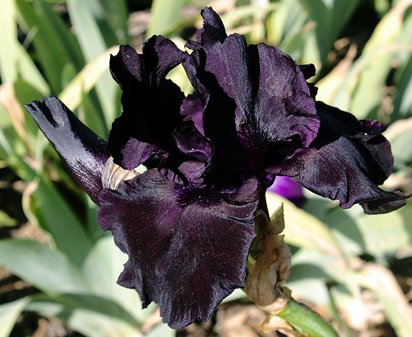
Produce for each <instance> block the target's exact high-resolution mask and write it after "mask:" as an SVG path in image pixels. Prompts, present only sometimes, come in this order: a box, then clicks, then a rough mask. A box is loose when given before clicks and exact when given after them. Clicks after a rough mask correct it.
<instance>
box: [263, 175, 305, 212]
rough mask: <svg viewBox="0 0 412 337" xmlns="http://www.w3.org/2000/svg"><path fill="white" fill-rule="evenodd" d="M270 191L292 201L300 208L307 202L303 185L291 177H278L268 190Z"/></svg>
mask: <svg viewBox="0 0 412 337" xmlns="http://www.w3.org/2000/svg"><path fill="white" fill-rule="evenodd" d="M268 191H270V192H272V193H276V194H277V195H280V196H282V197H284V198H286V199H288V200H290V201H291V202H293V203H294V204H295V205H296V206H300V205H301V204H302V203H303V202H304V201H305V200H306V198H305V195H304V194H303V187H302V185H301V184H299V183H298V182H296V181H294V180H292V179H291V178H289V177H284V176H278V177H276V179H275V182H274V183H273V184H272V186H270V187H269V188H268Z"/></svg>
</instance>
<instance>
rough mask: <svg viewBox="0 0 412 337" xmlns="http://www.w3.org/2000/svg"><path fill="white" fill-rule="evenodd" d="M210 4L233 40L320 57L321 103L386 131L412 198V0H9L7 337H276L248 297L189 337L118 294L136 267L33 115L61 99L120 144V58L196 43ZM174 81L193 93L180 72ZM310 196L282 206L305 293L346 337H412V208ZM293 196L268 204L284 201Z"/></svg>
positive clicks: (3, 236)
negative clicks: (164, 41) (153, 44)
mask: <svg viewBox="0 0 412 337" xmlns="http://www.w3.org/2000/svg"><path fill="white" fill-rule="evenodd" d="M210 5H211V6H213V8H214V9H215V10H216V11H217V12H218V13H219V14H221V16H222V19H223V21H224V23H225V25H226V28H227V30H228V31H229V32H238V33H241V34H245V35H246V37H247V40H248V42H249V43H260V42H264V43H267V44H270V45H275V46H278V47H280V48H281V49H283V50H284V51H285V52H287V53H289V54H290V55H291V56H292V57H293V58H294V59H295V60H296V61H297V62H298V63H300V64H303V63H313V64H315V66H316V68H317V75H316V77H315V78H314V79H313V82H315V83H316V86H317V87H318V88H319V91H318V100H322V101H325V102H327V103H329V104H331V105H335V106H337V107H339V108H341V109H343V110H347V111H350V112H352V113H353V114H355V115H356V116H357V117H358V118H359V119H365V118H373V119H378V120H380V121H382V122H384V123H386V124H387V125H388V129H387V131H386V132H385V135H386V136H387V138H388V139H389V140H390V142H391V143H392V146H393V153H394V160H395V171H394V174H393V175H392V176H391V177H390V178H389V179H388V180H387V182H386V183H385V185H384V188H386V189H389V190H400V191H403V192H405V193H412V180H411V178H412V174H411V173H412V166H411V164H412V118H411V117H412V1H411V0H398V1H396V0H393V1H390V0H374V1H373V0H278V1H269V0H249V1H247V0H239V1H235V0H226V1H223V0H222V1H219V0H216V1H201V0H192V1H190V0H154V1H153V3H152V1H149V0H129V1H126V0H117V1H112V0H88V1H85V0H1V1H0V83H1V84H0V337H6V336H50V337H52V336H53V337H54V336H91V337H103V336H150V337H155V336H159V337H169V336H180V337H182V336H239V337H242V336H277V334H276V332H271V333H266V334H264V333H261V332H259V331H258V330H257V329H256V324H257V323H258V322H259V319H261V318H262V317H263V316H261V313H259V311H258V310H257V309H256V308H255V309H253V305H252V304H251V303H250V302H249V301H248V299H247V298H246V296H245V295H244V293H243V292H242V291H241V290H239V291H236V292H235V293H234V294H233V295H232V296H231V297H230V298H228V299H227V301H226V302H225V304H223V305H222V306H221V309H219V311H218V313H217V316H216V318H215V321H214V322H212V323H210V322H209V323H206V324H198V325H193V326H189V327H188V328H187V329H185V330H182V331H177V332H176V331H173V330H171V329H169V328H168V327H167V326H165V325H163V324H162V323H161V320H160V319H159V317H158V313H157V308H156V306H154V305H152V306H150V307H149V309H146V310H144V311H142V310H141V309H140V302H139V299H138V296H137V295H136V294H135V292H134V291H131V290H128V289H124V288H121V287H119V286H117V285H116V278H117V276H118V275H119V273H120V271H121V269H122V265H123V263H124V262H125V260H126V258H125V256H124V255H123V254H121V253H120V252H119V250H118V249H117V248H116V247H115V246H114V244H113V240H112V237H111V236H110V235H109V234H107V233H102V232H101V230H100V229H99V227H98V225H97V222H96V207H95V205H94V204H93V203H92V202H91V201H90V200H89V199H88V198H87V197H86V196H85V195H84V194H83V193H82V192H81V190H80V189H79V188H78V187H77V185H76V184H75V183H74V181H73V180H72V179H71V177H70V176H69V175H68V173H67V171H66V170H65V168H64V166H63V165H62V164H61V162H60V160H59V158H58V156H57V155H56V153H55V152H54V150H53V149H52V148H51V146H50V145H49V144H48V142H47V141H46V140H45V138H44V137H43V135H42V134H41V133H40V132H39V131H38V129H37V127H36V126H35V125H34V123H33V121H32V120H31V119H30V117H29V116H28V114H27V113H26V112H25V110H24V109H23V104H24V103H29V102H31V101H32V100H35V99H41V98H43V97H45V96H48V95H56V96H58V97H59V98H60V99H61V100H62V101H63V102H64V103H65V104H66V105H67V106H68V107H69V108H70V109H72V110H73V111H75V112H76V114H77V115H78V116H79V117H80V119H81V120H82V121H83V122H85V123H86V124H87V125H88V126H89V127H90V128H92V129H93V130H94V131H95V132H96V133H97V134H99V135H100V136H102V137H103V138H107V136H108V132H109V129H110V125H111V122H112V121H113V119H114V118H115V117H116V116H117V115H118V114H119V113H120V109H121V106H120V91H119V89H118V87H117V85H116V83H115V82H114V81H113V80H112V79H111V76H110V74H109V70H108V59H109V55H110V54H115V53H116V52H117V48H118V47H117V46H118V45H119V44H125V43H129V44H131V45H133V46H134V47H135V48H137V49H138V50H139V49H140V48H141V46H142V42H143V41H144V39H145V38H146V37H149V36H151V35H153V34H162V35H165V36H167V37H169V38H171V39H172V40H173V41H174V42H175V43H176V44H177V45H178V46H179V47H182V48H183V46H184V42H185V40H187V39H190V38H193V34H194V32H195V29H196V28H199V27H200V25H201V20H200V16H199V11H200V9H201V8H203V7H204V6H210ZM169 77H170V78H171V79H172V80H173V81H175V82H176V83H178V84H179V85H180V86H181V88H182V90H183V91H184V92H185V93H189V92H190V90H191V86H190V85H189V83H188V80H187V78H186V77H185V74H184V72H183V70H182V69H181V68H179V67H178V68H176V69H174V70H173V71H172V72H171V73H170V74H169ZM307 196H308V201H307V202H306V204H305V206H304V208H303V209H298V208H296V207H295V206H294V205H293V204H290V203H288V202H287V201H285V200H283V201H284V202H285V217H286V231H285V234H286V237H285V239H286V241H287V242H288V243H289V244H290V245H291V247H292V250H293V253H294V256H293V265H292V270H291V275H290V278H289V281H288V283H287V286H288V287H289V288H291V289H292V291H293V294H294V297H295V298H296V299H298V300H300V301H302V302H304V303H306V304H308V305H310V306H311V307H312V308H313V309H315V310H316V311H317V312H319V313H320V314H321V315H322V316H323V317H325V318H326V319H328V320H330V321H331V322H332V323H333V325H334V326H335V327H336V328H337V329H338V331H339V333H340V334H341V336H345V337H346V336H347V337H355V336H365V337H366V336H376V337H379V336H399V337H410V336H411V333H412V309H411V306H410V303H411V301H412V223H411V222H412V203H411V202H409V203H408V204H407V205H406V206H405V207H403V208H402V209H400V210H398V211H396V212H393V213H390V214H386V215H376V216H366V215H364V214H363V213H362V210H361V209H360V208H359V207H354V208H352V209H350V210H342V209H340V208H338V207H337V205H336V203H334V202H331V201H328V200H324V199H321V198H319V197H316V196H314V195H312V194H310V193H307ZM280 201H281V200H280V198H279V197H277V196H275V195H269V196H268V203H269V208H270V209H271V210H274V209H276V207H277V205H278V203H279V202H280ZM239 313H243V316H242V315H240V314H239ZM233 317H235V318H236V320H235V322H236V324H233ZM242 317H243V318H242ZM230 319H232V321H231V320H230Z"/></svg>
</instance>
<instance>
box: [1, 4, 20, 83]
mask: <svg viewBox="0 0 412 337" xmlns="http://www.w3.org/2000/svg"><path fill="white" fill-rule="evenodd" d="M0 13H2V17H1V20H0V31H1V34H0V44H1V48H0V75H1V78H2V81H3V82H13V81H14V80H15V79H16V77H17V68H16V65H15V60H16V59H17V50H16V40H17V26H16V22H15V8H14V4H13V0H3V1H0Z"/></svg>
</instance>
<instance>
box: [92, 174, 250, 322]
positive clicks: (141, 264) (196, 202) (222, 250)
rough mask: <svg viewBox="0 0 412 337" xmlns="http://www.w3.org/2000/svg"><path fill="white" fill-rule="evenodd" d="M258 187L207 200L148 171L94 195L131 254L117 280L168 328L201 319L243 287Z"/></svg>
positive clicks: (107, 225) (107, 224)
mask: <svg viewBox="0 0 412 337" xmlns="http://www.w3.org/2000/svg"><path fill="white" fill-rule="evenodd" d="M257 191H258V182H257V181H256V180H254V179H250V180H249V181H247V182H246V183H245V184H244V185H243V186H241V187H240V188H239V189H236V190H233V191H226V192H215V193H213V194H211V195H205V194H202V193H204V192H202V193H200V194H197V192H196V191H190V190H189V191H188V190H186V189H182V188H179V187H178V188H177V187H176V185H175V184H174V183H172V182H170V181H168V180H167V179H165V178H164V176H162V175H161V174H160V173H159V172H158V170H156V169H152V170H149V171H146V172H145V173H144V174H142V175H140V176H139V177H137V178H135V179H134V180H132V181H128V182H125V183H123V184H121V186H120V189H119V190H118V191H109V190H105V191H103V192H102V193H101V195H100V202H101V207H100V209H99V222H100V224H101V225H102V227H103V229H105V230H110V231H112V233H113V235H114V237H115V241H116V244H117V245H118V246H119V247H120V248H121V249H122V251H124V252H126V253H127V254H128V255H129V260H128V262H127V263H126V265H125V269H124V271H123V273H122V274H121V276H120V278H119V283H120V284H121V285H123V286H125V287H128V288H135V289H136V290H137V291H138V293H139V294H140V296H141V299H142V301H143V304H144V306H147V305H148V304H149V303H150V302H151V301H154V302H157V303H159V305H160V311H161V315H162V317H163V319H164V321H165V322H167V323H168V324H169V325H170V326H171V327H172V328H182V327H184V326H186V325H187V324H189V323H192V322H193V321H194V320H201V321H205V320H207V319H208V318H209V317H210V315H211V314H212V312H213V311H214V310H215V309H216V306H217V305H218V304H219V303H220V302H221V301H222V299H223V298H225V297H226V296H227V295H229V294H230V293H231V292H232V291H233V290H234V289H235V288H238V287H242V286H244V281H245V270H246V259H247V255H248V251H249V247H250V244H251V241H252V239H253V237H254V231H253V224H254V214H255V212H256V207H257V203H258V200H257V199H258V198H257Z"/></svg>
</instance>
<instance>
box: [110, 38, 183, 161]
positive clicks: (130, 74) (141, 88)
mask: <svg viewBox="0 0 412 337" xmlns="http://www.w3.org/2000/svg"><path fill="white" fill-rule="evenodd" d="M185 57H186V54H185V53H184V52H182V51H181V50H179V49H178V48H177V47H176V45H175V44H174V43H173V42H172V41H170V40H168V39H166V38H164V37H162V36H153V37H152V38H150V39H149V40H148V41H147V42H146V43H145V45H144V47H143V54H138V53H137V52H136V50H135V49H133V48H132V47H130V46H121V47H120V50H119V53H118V54H117V55H116V56H112V57H111V60H110V70H111V73H112V75H113V77H114V79H115V80H116V81H117V82H118V83H119V85H120V87H121V89H122V91H123V95H122V105H123V114H122V115H121V116H120V117H119V118H118V119H117V120H116V121H115V122H114V123H113V127H112V131H111V133H110V137H109V142H108V144H109V145H108V148H109V150H110V152H111V154H112V156H113V157H114V160H115V162H117V163H118V164H120V165H122V166H123V167H125V168H127V169H132V168H134V167H136V166H138V165H139V164H141V163H142V162H144V161H145V160H146V159H147V156H148V155H150V153H152V152H156V151H157V150H159V151H160V150H162V151H166V152H169V151H173V150H174V143H173V139H172V137H171V133H172V131H173V129H174V128H175V126H176V124H177V123H179V122H180V121H181V120H182V115H181V114H180V106H181V104H182V101H183V99H184V95H183V93H182V92H181V91H180V89H179V87H178V86H177V85H175V84H174V83H173V82H171V81H170V80H166V79H165V77H166V75H167V73H168V72H169V71H170V70H171V69H172V68H173V67H175V66H176V65H177V64H179V63H181V62H182V61H183V59H184V58H185ZM133 153H135V154H134V155H133ZM126 154H127V155H126ZM140 155H145V157H141V156H140Z"/></svg>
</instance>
